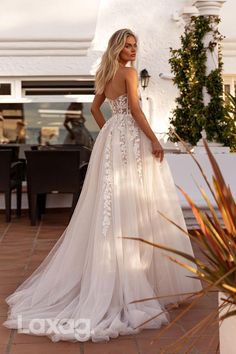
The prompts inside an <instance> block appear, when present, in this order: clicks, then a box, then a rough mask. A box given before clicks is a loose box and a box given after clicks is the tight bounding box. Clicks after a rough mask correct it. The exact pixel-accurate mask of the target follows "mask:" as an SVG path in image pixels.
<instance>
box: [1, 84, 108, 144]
mask: <svg viewBox="0 0 236 354" xmlns="http://www.w3.org/2000/svg"><path fill="white" fill-rule="evenodd" d="M17 87H19V88H21V92H20V94H19V91H18V95H19V97H18V98H16V99H15V98H13V99H12V98H11V99H8V100H5V101H4V99H3V98H2V99H1V102H0V143H19V144H27V145H28V144H30V145H31V144H33V145H34V144H75V143H82V144H83V142H85V143H86V142H87V143H88V141H94V140H95V139H96V137H97V135H98V132H99V130H100V129H99V127H98V125H97V123H96V122H95V120H94V118H93V116H92V114H91V112H90V108H91V103H92V100H93V97H94V79H93V78H91V77H89V78H80V79H78V80H22V81H21V82H20V85H19V83H18V85H17ZM101 110H102V113H103V114H104V117H105V119H107V118H108V117H109V116H110V115H111V112H110V107H109V106H108V103H107V102H104V104H103V105H102V107H101ZM85 143H84V144H85ZM85 145H86V144H85Z"/></svg>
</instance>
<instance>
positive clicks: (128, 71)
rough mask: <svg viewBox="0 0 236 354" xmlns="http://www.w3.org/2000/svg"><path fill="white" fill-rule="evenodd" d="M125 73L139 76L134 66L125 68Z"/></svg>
mask: <svg viewBox="0 0 236 354" xmlns="http://www.w3.org/2000/svg"><path fill="white" fill-rule="evenodd" d="M124 73H126V75H137V70H136V69H135V68H134V67H133V66H125V67H124Z"/></svg>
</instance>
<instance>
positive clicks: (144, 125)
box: [125, 67, 164, 161]
mask: <svg viewBox="0 0 236 354" xmlns="http://www.w3.org/2000/svg"><path fill="white" fill-rule="evenodd" d="M125 82H126V87H127V93H128V101H129V106H130V111H131V114H132V116H133V118H134V119H135V120H136V122H137V123H138V125H139V126H140V128H141V129H142V131H143V132H144V134H146V136H147V137H148V138H149V139H150V140H151V144H152V153H153V154H154V155H155V156H156V157H160V161H162V160H163V157H164V150H163V148H162V146H161V144H160V143H159V141H158V139H157V137H156V135H155V134H154V132H153V131H152V129H151V127H150V125H149V123H148V121H147V118H146V117H145V115H144V113H143V111H142V110H141V108H140V105H139V98H138V91H137V87H138V75H137V72H136V70H135V69H134V68H131V67H129V68H126V73H125Z"/></svg>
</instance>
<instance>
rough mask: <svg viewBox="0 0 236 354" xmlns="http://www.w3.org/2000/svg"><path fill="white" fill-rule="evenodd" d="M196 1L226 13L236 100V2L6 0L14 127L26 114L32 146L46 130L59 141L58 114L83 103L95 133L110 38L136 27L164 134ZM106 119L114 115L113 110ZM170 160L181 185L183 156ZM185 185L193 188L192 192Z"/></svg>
mask: <svg viewBox="0 0 236 354" xmlns="http://www.w3.org/2000/svg"><path fill="white" fill-rule="evenodd" d="M196 3H201V6H205V9H208V10H209V11H210V12H211V11H214V8H217V9H218V10H219V14H220V17H221V20H222V21H221V24H220V31H221V33H222V34H223V35H225V36H226V38H225V39H224V41H223V61H224V80H225V85H228V86H227V89H228V90H229V91H230V92H231V93H233V94H235V87H236V28H235V26H234V16H232V14H233V13H235V12H236V3H235V1H234V0H227V1H220V0H218V1H217V0H216V1H213V0H208V1H207V0H200V1H195V0H178V1H176V0H145V1H144V0H129V1H128V0H126V1H121V0H87V1H86V2H84V1H82V0H67V1H65V0H41V1H30V0H21V1H18V0H2V1H1V12H0V108H1V109H2V111H4V112H5V113H6V118H7V114H9V118H10V116H11V119H12V120H11V122H14V118H15V120H17V119H18V118H22V114H24V115H25V116H24V119H25V121H26V125H27V129H28V131H30V128H32V129H31V130H32V131H34V134H33V133H32V134H31V135H32V136H31V138H30V139H31V140H30V139H29V143H37V137H36V135H37V134H38V133H37V134H36V133H35V132H36V131H37V129H38V130H39V129H42V128H43V127H44V126H49V127H51V128H52V130H53V129H54V131H55V132H57V133H55V134H56V137H58V136H59V135H60V134H59V133H58V131H59V130H60V129H61V127H62V126H63V114H61V115H56V114H55V112H58V110H61V111H62V112H65V110H66V109H67V108H68V105H69V103H70V102H83V104H84V110H85V117H86V118H87V127H88V129H89V130H91V131H92V132H93V133H94V135H96V134H97V132H98V127H97V126H96V124H95V123H94V121H93V120H92V117H91V115H90V110H89V107H90V103H91V101H92V99H93V89H92V83H93V75H94V72H95V70H96V65H97V64H98V62H99V59H100V57H101V54H102V52H103V51H104V49H105V47H106V44H107V41H108V39H109V37H110V36H111V34H112V33H113V32H114V31H116V30H117V29H119V28H130V29H132V30H133V31H134V32H135V33H136V34H137V36H138V58H137V62H136V68H137V70H138V72H140V71H141V70H142V69H144V68H146V69H147V70H148V72H149V74H150V76H151V78H150V82H149V86H148V88H146V89H145V90H142V89H140V93H141V96H142V107H143V110H144V112H145V114H146V116H147V118H148V120H149V122H150V124H151V126H152V128H153V129H154V131H155V132H156V133H158V134H160V136H162V134H163V136H164V135H165V133H166V132H167V130H168V126H169V117H170V115H171V110H172V109H173V108H174V106H175V101H174V100H175V97H176V95H177V88H176V87H174V85H173V83H172V80H171V73H170V66H169V64H168V59H169V57H170V47H173V48H178V46H179V45H180V35H181V34H182V32H183V29H184V24H185V20H186V18H187V17H188V16H189V15H190V14H191V13H194V11H196V9H197V7H198V8H199V4H196ZM197 5H198V6H197ZM194 6H195V8H194ZM197 10H198V9H197ZM1 87H2V90H1ZM147 98H148V99H147ZM11 105H13V106H11ZM17 105H18V106H17ZM19 105H21V106H20V107H21V108H19ZM22 107H23V108H22ZM22 111H23V112H24V113H22ZM9 112H10V113H9ZM53 112H54V115H53ZM14 114H15V117H14ZM104 114H105V115H106V116H107V117H108V116H109V108H108V107H106V106H105V107H104ZM51 118H53V119H51ZM12 124H13V123H11V124H10V123H9V131H10V130H11V125H12ZM55 128H56V129H57V130H56V129H55ZM9 134H10V133H9ZM63 138H64V136H63V137H62V139H63ZM168 158H169V161H170V164H171V167H172V170H173V174H174V176H176V178H177V180H178V178H179V179H180V180H181V176H180V175H179V172H178V171H179V170H180V165H181V166H182V167H183V166H184V164H185V162H183V161H182V160H181V161H179V163H180V165H179V166H176V167H175V164H176V159H178V158H179V157H177V156H176V155H172V156H169V157H168ZM181 159H182V158H181ZM229 164H230V165H232V162H231V161H230V162H229ZM227 166H228V165H227ZM227 166H226V165H225V166H224V168H225V171H226V172H225V173H226V175H227V174H228V175H229V173H228V172H227V169H228V167H227ZM182 167H181V168H182ZM183 168H184V167H183ZM190 172H191V171H190ZM190 172H189V173H190ZM186 181H187V180H186ZM186 183H187V184H186V188H187V189H189V188H192V187H190V186H189V184H188V183H189V182H186ZM190 185H191V183H190ZM234 187H235V189H236V186H234ZM234 187H233V188H234ZM235 193H236V191H235ZM195 199H197V197H196V198H195Z"/></svg>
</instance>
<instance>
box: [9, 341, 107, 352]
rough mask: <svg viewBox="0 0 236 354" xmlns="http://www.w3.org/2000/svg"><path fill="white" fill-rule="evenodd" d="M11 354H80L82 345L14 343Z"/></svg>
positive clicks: (66, 343)
mask: <svg viewBox="0 0 236 354" xmlns="http://www.w3.org/2000/svg"><path fill="white" fill-rule="evenodd" d="M10 354H80V343H68V342H62V341H60V342H57V343H53V342H50V343H42V344H40V345H39V344H38V343H29V344H23V343H22V344H19V343H17V344H15V343H13V344H12V345H11V351H10ZM94 354H95V353H94ZM104 354H105V353H104Z"/></svg>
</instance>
